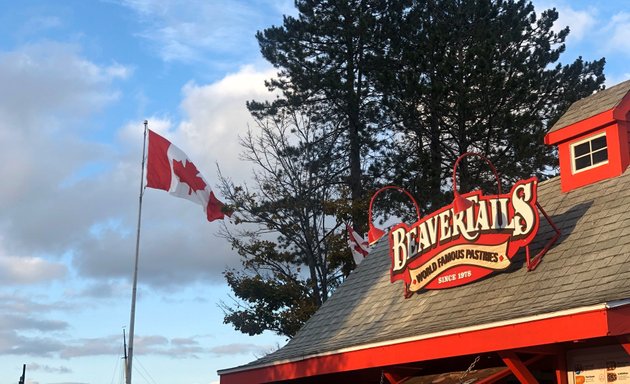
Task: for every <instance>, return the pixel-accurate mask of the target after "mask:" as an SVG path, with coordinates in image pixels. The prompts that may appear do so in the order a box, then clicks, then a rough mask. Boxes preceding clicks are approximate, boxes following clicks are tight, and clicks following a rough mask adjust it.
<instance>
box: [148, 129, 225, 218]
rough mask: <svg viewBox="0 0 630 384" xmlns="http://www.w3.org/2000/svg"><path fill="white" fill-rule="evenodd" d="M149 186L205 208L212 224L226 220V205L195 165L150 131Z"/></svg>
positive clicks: (179, 150)
mask: <svg viewBox="0 0 630 384" xmlns="http://www.w3.org/2000/svg"><path fill="white" fill-rule="evenodd" d="M146 182H147V183H146V186H147V187H149V188H156V189H163V190H165V191H168V192H169V193H170V194H171V195H173V196H177V197H183V198H184V199H188V200H190V201H192V202H195V203H197V204H201V206H202V207H203V209H204V210H205V211H206V216H207V218H208V221H214V220H217V219H223V218H224V217H225V215H224V213H223V212H222V210H221V208H222V207H223V205H224V204H223V203H222V202H220V201H219V200H218V199H217V198H216V197H215V196H214V192H212V190H211V189H210V186H209V185H208V183H207V182H206V180H205V179H204V178H203V176H202V175H201V173H199V171H198V170H197V167H196V166H195V164H193V163H192V162H191V161H190V160H189V159H188V157H187V156H186V154H185V153H184V152H183V151H182V150H181V149H179V148H177V147H176V146H175V145H173V144H171V142H170V141H168V140H166V139H165V138H163V137H162V136H160V135H158V134H157V133H155V132H153V131H152V130H150V129H149V153H148V156H147V180H146ZM228 215H229V214H228Z"/></svg>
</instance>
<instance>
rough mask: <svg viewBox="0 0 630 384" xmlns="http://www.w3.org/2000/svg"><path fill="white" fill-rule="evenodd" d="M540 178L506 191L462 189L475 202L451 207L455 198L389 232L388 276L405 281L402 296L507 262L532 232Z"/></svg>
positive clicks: (466, 279) (455, 283)
mask: <svg viewBox="0 0 630 384" xmlns="http://www.w3.org/2000/svg"><path fill="white" fill-rule="evenodd" d="M537 185H538V180H537V179H536V178H535V177H532V178H530V179H527V180H522V181H519V182H517V183H516V184H515V185H514V187H512V190H511V191H510V193H508V194H502V195H489V196H484V195H483V194H482V192H481V191H475V192H471V193H468V194H466V195H464V197H465V198H466V199H468V200H469V201H471V202H473V205H472V206H471V207H470V208H467V209H466V210H464V211H462V212H459V213H455V212H454V208H453V204H451V205H448V206H446V207H444V208H442V209H440V210H439V211H437V212H434V213H432V214H431V215H429V216H426V217H424V218H422V219H420V220H419V221H418V222H416V223H415V224H413V225H411V226H407V225H405V224H398V225H396V226H395V227H394V228H393V229H392V230H391V231H390V233H389V244H390V256H391V259H392V267H391V281H392V282H394V281H396V280H403V281H404V282H405V296H409V295H411V294H412V293H413V292H417V291H419V290H421V289H442V288H451V287H456V286H460V285H463V284H467V283H470V282H473V281H475V280H478V279H481V278H482V277H485V276H487V275H488V274H490V273H492V272H493V271H496V270H502V269H505V268H507V267H508V266H509V265H510V262H511V259H512V258H513V257H514V255H515V254H516V252H517V251H518V250H519V248H521V247H524V246H526V245H528V244H529V243H530V242H531V241H532V240H533V239H534V237H535V236H536V233H537V232H538V226H539V224H540V220H539V217H538V211H537V209H536V199H537Z"/></svg>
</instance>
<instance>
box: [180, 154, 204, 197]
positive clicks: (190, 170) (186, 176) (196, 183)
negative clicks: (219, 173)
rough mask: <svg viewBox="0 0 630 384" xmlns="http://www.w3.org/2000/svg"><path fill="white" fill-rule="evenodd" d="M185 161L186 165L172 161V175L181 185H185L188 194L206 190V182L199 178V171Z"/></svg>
mask: <svg viewBox="0 0 630 384" xmlns="http://www.w3.org/2000/svg"><path fill="white" fill-rule="evenodd" d="M185 161H186V165H184V163H183V162H182V161H178V160H173V173H174V174H175V175H176V176H177V177H178V178H179V180H180V181H181V182H182V183H186V184H187V185H188V187H189V188H190V189H189V190H188V194H189V195H190V194H192V192H193V191H195V192H196V191H202V190H204V189H205V188H206V182H205V181H203V179H202V178H201V177H199V176H198V175H199V171H198V170H197V167H195V164H193V163H191V162H190V161H187V160H185Z"/></svg>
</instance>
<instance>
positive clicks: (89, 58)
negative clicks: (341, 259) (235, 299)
mask: <svg viewBox="0 0 630 384" xmlns="http://www.w3.org/2000/svg"><path fill="white" fill-rule="evenodd" d="M534 4H535V6H536V9H537V10H538V11H540V10H542V9H546V8H549V7H556V8H557V9H558V11H559V13H560V19H559V22H558V23H557V26H558V28H559V27H560V26H566V25H568V26H570V28H571V31H572V32H571V34H570V35H569V37H568V40H567V51H566V52H565V54H564V55H563V56H562V57H561V62H563V63H570V62H572V61H573V60H575V59H576V58H577V57H578V56H582V57H583V58H584V59H586V60H594V59H599V58H601V57H606V60H607V65H606V70H605V73H606V77H607V81H606V84H607V85H608V86H611V85H614V84H617V83H619V82H621V81H624V80H627V79H630V0H617V1H604V0H601V1H600V0H595V1H594V0H590V1H582V0H578V1H576V0H573V1H560V0H558V1H551V0H541V1H535V3H534ZM295 13H296V11H295V9H294V7H293V2H292V0H249V1H248V0H199V1H194V0H186V1H181V0H180V1H176V0H103V1H98V0H58V1H38V0H24V1H19V2H18V1H9V0H0V164H1V165H0V179H2V180H4V182H3V183H2V185H1V186H0V372H2V373H1V374H0V384H9V383H17V381H18V379H19V376H20V375H21V373H22V365H23V364H26V365H27V374H26V382H27V383H31V384H35V383H38V384H53V383H54V384H62V383H90V384H97V383H105V384H107V383H120V382H122V381H121V380H122V376H121V375H122V364H123V362H122V359H121V358H122V356H123V346H122V332H123V328H125V327H126V328H127V329H128V323H129V310H130V302H131V277H132V272H133V258H134V251H135V240H136V221H137V214H138V197H139V189H140V172H141V157H142V133H143V121H144V120H145V119H146V120H148V121H149V127H150V128H151V129H153V130H155V131H157V132H159V133H160V134H162V135H163V136H165V137H166V138H168V139H169V140H170V141H171V142H173V143H174V144H175V145H177V146H178V147H179V148H180V149H182V150H183V151H184V152H186V154H187V155H188V156H189V158H190V159H191V160H192V161H193V162H194V163H195V165H196V166H197V168H198V169H199V170H200V171H201V172H202V173H203V174H204V176H205V178H206V180H208V181H209V183H210V184H212V185H215V186H216V184H217V166H219V167H220V168H221V171H222V173H223V174H225V175H228V176H230V177H231V178H232V179H233V180H234V181H235V182H237V183H240V182H245V181H247V180H248V179H249V177H250V175H251V166H250V164H248V163H246V162H243V161H241V160H240V158H239V152H240V151H241V150H240V147H239V144H238V137H239V134H241V135H242V134H243V133H244V132H245V131H246V130H247V128H248V126H249V127H251V128H255V127H254V125H253V124H252V121H251V118H250V116H249V114H248V112H247V110H246V108H245V102H246V101H247V100H252V99H256V100H262V99H265V98H268V97H270V96H269V94H268V92H267V91H266V89H265V87H264V80H265V79H269V78H270V77H271V76H273V74H274V71H273V69H272V68H271V66H270V65H269V64H268V63H267V62H266V61H265V60H264V59H263V58H262V56H261V54H260V52H259V50H258V45H257V42H256V39H255V33H256V31H258V30H261V29H264V28H267V27H270V26H272V25H279V24H281V23H282V16H283V15H285V14H290V15H295ZM219 197H220V196H219ZM143 199H144V200H143V207H142V231H141V241H140V265H139V277H138V279H139V288H138V302H137V307H136V310H137V312H136V324H135V331H136V339H135V346H134V351H135V353H134V356H135V358H134V368H135V369H134V376H133V377H134V382H136V383H144V382H146V383H170V384H196V383H200V384H201V383H203V384H211V383H217V382H218V380H219V378H218V375H217V370H219V369H226V368H231V367H234V366H238V365H242V364H245V363H248V362H250V361H252V360H255V359H256V358H257V357H259V356H262V355H264V354H265V353H268V352H269V351H272V350H274V349H276V348H278V347H279V346H281V345H283V344H284V343H285V342H286V339H285V338H284V337H280V336H275V335H273V334H267V333H265V334H263V335H259V336H254V337H250V336H247V335H243V334H241V333H239V332H237V331H235V330H233V328H232V327H230V326H229V325H225V324H223V313H222V311H221V308H220V307H219V303H220V302H221V301H226V302H229V301H230V292H229V289H228V287H227V286H226V284H225V282H224V279H223V276H222V272H223V271H224V270H225V268H227V267H237V266H238V265H239V260H238V257H237V255H236V254H235V253H234V252H233V251H231V249H230V247H229V244H227V241H226V240H225V239H223V238H221V237H219V236H217V234H218V231H219V229H220V224H219V223H217V222H212V223H209V222H207V221H206V220H205V215H204V212H203V211H202V209H201V208H200V206H198V205H196V204H193V203H191V202H189V201H186V200H183V199H177V198H174V197H172V196H170V195H169V194H167V193H166V192H164V191H160V190H147V191H146V193H145V194H144V198H143ZM227 225H228V226H230V223H229V222H228V223H227Z"/></svg>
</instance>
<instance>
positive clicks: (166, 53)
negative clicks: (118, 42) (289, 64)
mask: <svg viewBox="0 0 630 384" xmlns="http://www.w3.org/2000/svg"><path fill="white" fill-rule="evenodd" d="M120 3H121V4H122V5H124V6H126V7H129V8H130V9H132V10H134V11H135V12H136V13H137V14H138V15H139V16H140V19H141V20H142V22H143V25H144V29H143V30H142V31H141V32H140V33H139V35H140V36H141V37H142V38H144V39H146V40H148V41H151V42H152V43H153V47H154V49H156V50H157V51H158V53H159V55H160V57H161V58H162V59H163V60H164V61H167V62H172V61H179V62H196V61H203V60H206V59H207V58H208V54H210V55H217V56H220V55H228V56H231V57H236V56H241V57H242V56H243V52H251V53H252V56H251V57H253V55H256V54H257V53H258V44H257V42H256V40H255V38H254V35H255V33H256V31H257V30H259V29H263V28H266V27H269V26H270V25H266V22H267V21H268V20H269V15H270V14H271V15H274V16H275V17H277V19H278V22H279V23H280V22H281V20H282V19H281V16H282V14H283V13H288V12H289V11H291V10H293V11H294V9H295V8H294V7H293V2H292V1H291V0H256V1H251V0H249V1H245V0H240V1H236V0H218V1H189V2H187V3H186V6H185V7H183V6H182V5H181V3H180V2H178V1H176V0H121V1H120ZM244 28H245V29H249V30H250V33H244V32H243V29H244ZM251 57H250V59H251ZM216 60H218V61H221V60H225V58H221V57H216Z"/></svg>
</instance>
